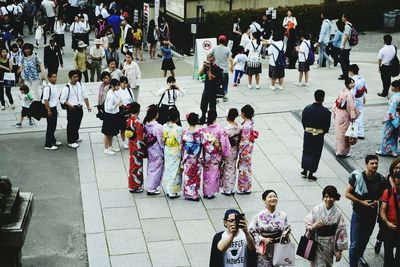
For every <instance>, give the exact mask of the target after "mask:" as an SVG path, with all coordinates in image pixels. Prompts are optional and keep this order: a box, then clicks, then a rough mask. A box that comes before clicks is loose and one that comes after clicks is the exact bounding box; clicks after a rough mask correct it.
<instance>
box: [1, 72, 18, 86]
mask: <svg viewBox="0 0 400 267" xmlns="http://www.w3.org/2000/svg"><path fill="white" fill-rule="evenodd" d="M3 85H4V86H6V87H14V86H15V74H14V73H12V72H4V78H3Z"/></svg>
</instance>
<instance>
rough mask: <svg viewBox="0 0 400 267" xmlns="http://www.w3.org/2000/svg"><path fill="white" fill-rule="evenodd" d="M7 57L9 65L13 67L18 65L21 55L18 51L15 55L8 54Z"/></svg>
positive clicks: (12, 53) (11, 52)
mask: <svg viewBox="0 0 400 267" xmlns="http://www.w3.org/2000/svg"><path fill="white" fill-rule="evenodd" d="M8 57H9V58H10V62H11V64H13V66H18V65H20V63H21V58H22V54H21V53H20V52H19V51H18V52H17V53H14V52H13V51H10V52H9V53H8Z"/></svg>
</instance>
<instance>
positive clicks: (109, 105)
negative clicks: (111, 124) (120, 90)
mask: <svg viewBox="0 0 400 267" xmlns="http://www.w3.org/2000/svg"><path fill="white" fill-rule="evenodd" d="M120 100H121V99H120V98H119V97H118V96H117V94H116V92H114V91H113V90H111V89H110V90H108V92H107V96H106V101H105V102H104V111H105V112H107V113H110V114H117V113H118V112H119V107H118V105H117V104H118V102H119V101H120Z"/></svg>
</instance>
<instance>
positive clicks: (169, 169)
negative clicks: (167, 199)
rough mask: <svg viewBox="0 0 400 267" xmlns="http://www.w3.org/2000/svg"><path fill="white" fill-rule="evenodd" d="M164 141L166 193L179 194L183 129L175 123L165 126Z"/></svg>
mask: <svg viewBox="0 0 400 267" xmlns="http://www.w3.org/2000/svg"><path fill="white" fill-rule="evenodd" d="M163 140H164V160H165V162H164V165H165V168H164V174H163V180H164V181H165V193H167V194H172V193H179V192H180V190H181V182H182V172H181V169H180V163H181V142H182V127H180V126H178V125H176V124H175V123H174V124H172V123H166V124H164V125H163Z"/></svg>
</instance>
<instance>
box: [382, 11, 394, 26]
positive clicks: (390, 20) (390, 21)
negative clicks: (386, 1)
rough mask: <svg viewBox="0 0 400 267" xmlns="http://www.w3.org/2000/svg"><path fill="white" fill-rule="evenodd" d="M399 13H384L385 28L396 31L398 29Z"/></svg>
mask: <svg viewBox="0 0 400 267" xmlns="http://www.w3.org/2000/svg"><path fill="white" fill-rule="evenodd" d="M396 19H397V13H396V12H394V11H389V12H385V13H383V28H385V29H391V30H392V29H394V28H395V27H396Z"/></svg>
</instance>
